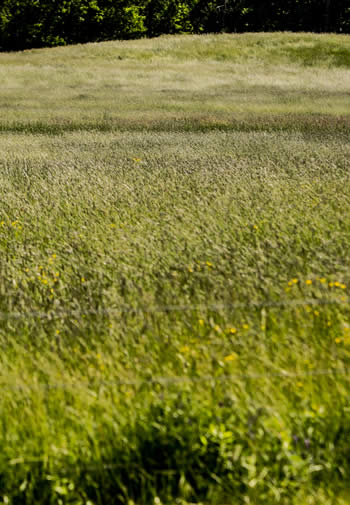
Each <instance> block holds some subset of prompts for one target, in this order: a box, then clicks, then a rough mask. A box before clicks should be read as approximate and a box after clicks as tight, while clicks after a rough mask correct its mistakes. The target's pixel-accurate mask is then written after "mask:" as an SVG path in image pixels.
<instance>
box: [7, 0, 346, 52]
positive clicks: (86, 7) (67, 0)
mask: <svg viewBox="0 0 350 505" xmlns="http://www.w3.org/2000/svg"><path fill="white" fill-rule="evenodd" d="M285 30H288V31H311V32H342V33H350V1H349V0H0V50H20V49H27V48H33V47H43V46H57V45H65V44H74V43H82V42H95V41H102V40H110V39H118V38H119V39H127V38H139V37H144V36H148V37H154V36H158V35H161V34H166V33H208V32H246V31H285Z"/></svg>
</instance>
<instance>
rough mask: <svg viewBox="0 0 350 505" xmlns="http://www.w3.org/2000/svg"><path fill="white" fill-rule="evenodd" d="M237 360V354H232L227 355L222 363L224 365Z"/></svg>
mask: <svg viewBox="0 0 350 505" xmlns="http://www.w3.org/2000/svg"><path fill="white" fill-rule="evenodd" d="M237 358H238V354H237V353H235V352H233V353H232V354H229V355H228V356H225V357H224V361H225V362H226V363H229V362H230V361H235V360H236V359H237Z"/></svg>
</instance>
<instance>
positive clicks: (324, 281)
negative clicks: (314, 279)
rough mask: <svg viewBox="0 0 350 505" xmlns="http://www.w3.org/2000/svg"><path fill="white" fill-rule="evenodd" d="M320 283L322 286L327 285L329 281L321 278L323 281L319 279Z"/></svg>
mask: <svg viewBox="0 0 350 505" xmlns="http://www.w3.org/2000/svg"><path fill="white" fill-rule="evenodd" d="M319 281H320V283H321V284H325V283H326V282H327V279H325V278H324V277H321V279H319Z"/></svg>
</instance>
